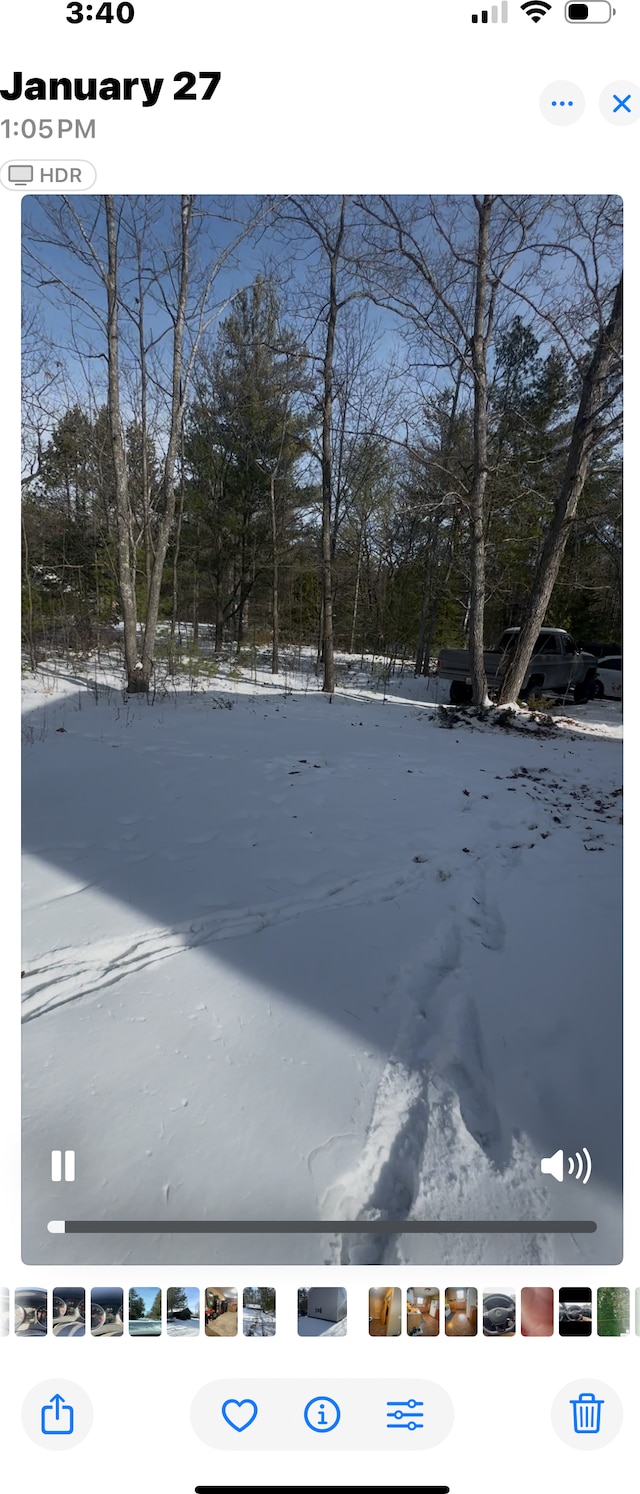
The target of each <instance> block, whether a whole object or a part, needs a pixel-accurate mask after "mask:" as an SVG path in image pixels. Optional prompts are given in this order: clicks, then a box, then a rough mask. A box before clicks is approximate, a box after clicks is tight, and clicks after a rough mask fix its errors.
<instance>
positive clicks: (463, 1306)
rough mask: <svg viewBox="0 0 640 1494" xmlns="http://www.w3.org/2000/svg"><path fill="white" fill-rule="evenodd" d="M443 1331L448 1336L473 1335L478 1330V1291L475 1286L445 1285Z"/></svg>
mask: <svg viewBox="0 0 640 1494" xmlns="http://www.w3.org/2000/svg"><path fill="white" fill-rule="evenodd" d="M444 1331H445V1333H446V1334H447V1336H448V1337H449V1338H474V1337H475V1335H476V1333H477V1331H478V1293H477V1291H476V1289H475V1287H447V1290H446V1292H445V1294H444Z"/></svg>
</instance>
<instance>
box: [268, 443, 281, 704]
mask: <svg viewBox="0 0 640 1494" xmlns="http://www.w3.org/2000/svg"><path fill="white" fill-rule="evenodd" d="M269 501H270V507H271V543H272V545H273V563H272V571H271V583H272V598H271V609H272V610H271V620H272V631H273V636H272V641H271V673H272V674H277V673H278V670H279V668H280V656H279V648H280V618H279V612H278V516H277V512H276V476H275V472H272V473H271V476H270V479H269Z"/></svg>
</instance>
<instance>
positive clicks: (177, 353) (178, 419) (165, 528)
mask: <svg viewBox="0 0 640 1494" xmlns="http://www.w3.org/2000/svg"><path fill="white" fill-rule="evenodd" d="M193 202H194V200H193V197H192V196H183V197H182V198H181V202H180V270H179V277H178V297H177V305H176V315H175V321H174V328H173V359H172V377H171V406H170V416H169V436H168V441H167V450H166V455H165V460H164V467H163V475H162V508H161V511H160V515H159V522H158V532H157V536H156V546H155V552H154V555H153V561H152V566H151V584H150V587H149V597H148V601H147V615H146V619H145V629H144V644H143V649H142V668H141V669H140V670H139V671H138V674H139V683H138V689H139V690H148V689H149V684H150V681H151V675H152V672H153V662H154V653H155V644H156V634H157V631H158V613H159V610H160V588H161V586H162V575H163V571H164V563H165V559H166V554H167V548H168V544H169V538H170V535H171V528H172V525H173V520H174V515H175V508H176V488H175V468H176V458H177V454H178V442H179V439H180V432H181V429H182V416H183V401H184V394H183V387H182V359H183V347H184V330H185V323H186V315H187V298H188V294H189V270H190V240H191V220H192V216H193Z"/></svg>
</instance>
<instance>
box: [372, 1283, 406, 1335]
mask: <svg viewBox="0 0 640 1494" xmlns="http://www.w3.org/2000/svg"><path fill="white" fill-rule="evenodd" d="M401 1314H402V1292H401V1291H400V1287H372V1288H371V1291H370V1292H369V1333H370V1335H371V1338H397V1337H398V1334H399V1333H401V1332H402V1322H401Z"/></svg>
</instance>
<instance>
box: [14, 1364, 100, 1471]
mask: <svg viewBox="0 0 640 1494" xmlns="http://www.w3.org/2000/svg"><path fill="white" fill-rule="evenodd" d="M92 1421H93V1408H92V1405H91V1401H90V1400H89V1397H88V1395H87V1394H86V1391H84V1390H82V1388H81V1386H80V1385H76V1384H75V1383H74V1381H73V1380H64V1379H59V1378H56V1379H52V1380H42V1381H41V1383H40V1384H39V1385H36V1386H35V1387H34V1389H33V1390H30V1391H29V1394H28V1396H27V1397H26V1399H25V1401H24V1403H23V1406H22V1425H23V1427H24V1429H25V1432H26V1433H27V1436H28V1437H30V1438H31V1441H32V1442H36V1443H37V1444H38V1447H45V1448H47V1449H48V1451H49V1452H54V1453H59V1452H68V1451H69V1449H70V1448H72V1447H77V1446H78V1443H79V1442H84V1439H85V1437H88V1435H89V1432H90V1431H91V1423H92Z"/></svg>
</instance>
